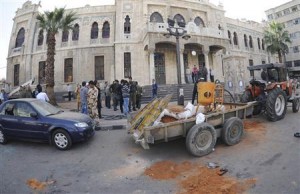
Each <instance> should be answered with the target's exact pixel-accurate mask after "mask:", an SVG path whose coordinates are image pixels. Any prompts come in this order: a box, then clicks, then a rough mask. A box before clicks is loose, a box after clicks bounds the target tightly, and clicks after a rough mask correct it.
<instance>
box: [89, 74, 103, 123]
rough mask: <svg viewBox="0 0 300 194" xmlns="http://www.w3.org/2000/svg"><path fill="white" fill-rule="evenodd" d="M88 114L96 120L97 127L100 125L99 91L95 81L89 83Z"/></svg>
mask: <svg viewBox="0 0 300 194" xmlns="http://www.w3.org/2000/svg"><path fill="white" fill-rule="evenodd" d="M87 101H88V113H89V115H90V117H91V118H92V119H94V120H95V122H96V125H99V124H100V121H99V114H98V107H97V103H98V89H97V88H96V87H95V82H94V81H93V80H91V81H89V90H88V96H87Z"/></svg>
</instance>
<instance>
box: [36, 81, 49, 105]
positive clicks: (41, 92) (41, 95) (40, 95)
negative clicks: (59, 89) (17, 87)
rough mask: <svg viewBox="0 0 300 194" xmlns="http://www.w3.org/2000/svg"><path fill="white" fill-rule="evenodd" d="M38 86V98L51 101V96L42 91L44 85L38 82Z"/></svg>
mask: <svg viewBox="0 0 300 194" xmlns="http://www.w3.org/2000/svg"><path fill="white" fill-rule="evenodd" d="M36 88H37V90H38V94H37V95H36V99H39V100H42V101H44V102H49V98H48V96H47V94H46V93H45V92H43V91H42V86H41V85H39V84H38V85H37V86H36Z"/></svg>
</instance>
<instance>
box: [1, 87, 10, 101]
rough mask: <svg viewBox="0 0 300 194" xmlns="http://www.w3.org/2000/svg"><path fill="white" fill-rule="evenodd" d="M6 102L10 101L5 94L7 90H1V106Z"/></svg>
mask: <svg viewBox="0 0 300 194" xmlns="http://www.w3.org/2000/svg"><path fill="white" fill-rule="evenodd" d="M6 100H8V95H7V93H6V92H5V89H4V88H2V89H1V93H0V104H2V103H3V102H5V101H6Z"/></svg>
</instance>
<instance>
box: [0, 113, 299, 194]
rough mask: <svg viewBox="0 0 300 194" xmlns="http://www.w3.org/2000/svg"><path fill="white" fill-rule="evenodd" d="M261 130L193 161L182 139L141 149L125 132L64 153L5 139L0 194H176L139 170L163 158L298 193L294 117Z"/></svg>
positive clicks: (261, 187)
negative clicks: (38, 185) (33, 182)
mask: <svg viewBox="0 0 300 194" xmlns="http://www.w3.org/2000/svg"><path fill="white" fill-rule="evenodd" d="M250 121H251V122H254V121H255V122H261V124H262V125H263V126H264V127H263V129H261V130H259V131H256V132H255V133H252V132H247V133H246V134H245V136H244V137H243V140H242V141H241V142H240V143H239V144H237V145H235V146H225V145H224V144H223V143H222V142H221V141H218V143H217V145H216V147H215V151H214V152H213V153H211V154H209V155H207V156H204V157H201V158H195V157H193V156H191V155H189V154H188V153H187V151H186V149H185V142H184V139H181V140H176V141H172V142H168V143H161V144H156V145H153V146H151V149H150V150H143V149H142V148H141V146H139V145H137V144H135V143H134V142H133V140H132V139H131V137H130V136H129V135H127V133H126V130H111V131H97V132H96V135H95V136H94V137H93V138H92V139H91V140H90V141H89V142H85V143H80V144H76V145H74V146H73V147H72V149H71V150H69V151H59V150H56V149H55V148H54V147H51V146H49V145H47V144H40V143H30V142H17V141H11V142H9V143H8V144H7V145H5V146H2V145H0V193H1V194H4V193H9V194H13V193H104V194H105V193H113V194H116V193H124V194H127V193H133V194H138V193H149V194H150V193H151V194H152V193H177V192H178V191H179V185H178V183H177V182H176V181H175V180H168V181H166V180H154V179H151V178H150V177H148V176H145V175H144V174H143V173H144V170H145V168H147V167H149V166H151V165H152V164H153V163H155V162H158V161H163V160H171V161H174V162H183V161H189V162H192V163H199V164H203V165H205V164H206V163H207V162H218V163H219V164H220V165H222V166H224V167H226V168H227V169H228V170H229V172H228V173H227V174H226V175H225V176H228V177H234V178H236V179H243V178H255V179H256V180H257V181H256V184H255V185H254V186H253V187H252V188H250V189H249V190H248V191H247V193H262V194H266V193H272V194H277V193H295V194H296V193H297V194H298V193H300V138H295V137H294V136H293V134H294V133H295V132H297V131H298V132H300V127H299V126H300V113H297V114H295V113H292V112H291V110H290V108H289V110H288V113H287V115H286V118H285V119H284V120H282V121H278V122H275V123H271V122H268V121H266V120H265V119H264V118H252V119H250ZM30 179H37V180H38V181H41V182H47V183H49V184H47V185H46V186H45V187H44V188H43V189H41V190H40V191H35V190H34V189H32V187H30V186H29V185H28V184H27V183H28V180H30Z"/></svg>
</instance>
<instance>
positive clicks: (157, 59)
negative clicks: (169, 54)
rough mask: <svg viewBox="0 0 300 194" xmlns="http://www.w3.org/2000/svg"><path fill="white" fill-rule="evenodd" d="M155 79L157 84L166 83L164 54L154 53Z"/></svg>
mask: <svg viewBox="0 0 300 194" xmlns="http://www.w3.org/2000/svg"><path fill="white" fill-rule="evenodd" d="M154 66H155V80H156V83H157V84H166V67H165V54H164V53H154Z"/></svg>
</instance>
